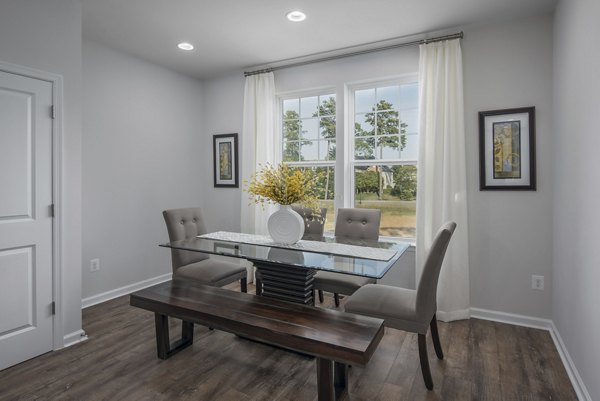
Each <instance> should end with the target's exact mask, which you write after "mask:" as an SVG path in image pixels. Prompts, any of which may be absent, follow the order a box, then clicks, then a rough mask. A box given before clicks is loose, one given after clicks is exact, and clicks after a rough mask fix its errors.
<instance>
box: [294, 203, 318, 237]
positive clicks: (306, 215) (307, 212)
mask: <svg viewBox="0 0 600 401" xmlns="http://www.w3.org/2000/svg"><path fill="white" fill-rule="evenodd" d="M292 209H293V210H294V211H295V212H296V213H298V214H299V215H300V216H302V219H303V220H304V237H307V236H313V237H314V236H322V235H323V231H324V230H325V218H326V217H327V208H325V207H322V208H321V219H322V220H321V221H319V220H316V219H315V215H314V213H313V211H312V209H309V208H306V207H302V206H292Z"/></svg>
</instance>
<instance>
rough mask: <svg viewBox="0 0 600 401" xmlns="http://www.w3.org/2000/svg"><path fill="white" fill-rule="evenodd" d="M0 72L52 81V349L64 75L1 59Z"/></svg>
mask: <svg viewBox="0 0 600 401" xmlns="http://www.w3.org/2000/svg"><path fill="white" fill-rule="evenodd" d="M0 71H3V72H7V73H10V74H16V75H22V76H24V77H28V78H34V79H39V80H41V81H47V82H50V83H51V84H52V103H53V105H54V119H53V120H52V203H53V204H54V218H53V220H52V298H53V301H54V305H55V313H54V316H53V319H52V324H53V337H54V338H53V339H52V344H53V348H54V349H55V350H57V349H60V348H63V347H64V328H63V305H62V295H63V293H62V285H61V283H62V280H61V279H62V253H61V249H62V238H63V237H62V198H61V195H62V139H63V77H62V76H61V75H58V74H53V73H50V72H46V71H41V70H36V69H33V68H29V67H24V66H20V65H16V64H10V63H4V62H2V61H0Z"/></svg>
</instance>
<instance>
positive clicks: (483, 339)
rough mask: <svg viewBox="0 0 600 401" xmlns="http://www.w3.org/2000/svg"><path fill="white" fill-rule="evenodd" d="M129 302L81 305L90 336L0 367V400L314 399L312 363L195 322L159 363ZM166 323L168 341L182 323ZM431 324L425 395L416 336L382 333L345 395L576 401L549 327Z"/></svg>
mask: <svg viewBox="0 0 600 401" xmlns="http://www.w3.org/2000/svg"><path fill="white" fill-rule="evenodd" d="M230 288H232V289H238V290H239V286H238V287H237V288H236V286H235V285H232V286H230ZM253 290H254V288H253V287H252V286H249V291H250V292H251V291H253ZM328 295H330V294H328ZM128 302H129V297H128V296H127V297H121V298H118V299H114V300H112V301H109V302H106V303H103V304H100V305H96V306H93V307H90V308H87V309H85V310H84V311H83V328H84V330H85V331H86V333H87V335H88V336H89V340H88V341H86V342H83V343H81V344H77V345H75V346H72V347H69V348H67V349H64V350H61V351H57V352H51V353H48V354H45V355H42V356H40V357H38V358H35V359H32V360H30V361H27V362H24V363H21V364H19V365H17V366H13V367H11V368H8V369H5V370H3V371H0V400H144V401H146V400H245V401H246V400H248V401H249V400H290V401H292V400H293V401H299V400H311V401H312V400H316V394H317V387H316V374H315V361H314V359H311V358H308V357H304V356H301V355H298V354H295V353H290V352H285V351H282V350H279V349H275V348H272V347H269V346H267V345H263V344H259V343H255V342H251V341H248V340H244V339H241V338H238V337H236V336H235V335H232V334H229V333H224V332H219V331H217V330H213V331H211V330H208V329H207V328H206V327H201V326H196V330H195V333H194V345H193V346H192V347H190V348H188V349H186V350H184V351H182V352H181V353H179V354H177V355H174V356H173V357H172V358H170V359H168V360H160V359H158V358H157V357H156V345H155V340H154V316H153V314H152V313H150V312H147V311H144V310H142V309H138V308H134V307H130V306H129V304H128ZM324 305H325V306H326V307H333V298H332V297H331V296H329V297H326V300H325V304H324ZM342 307H343V299H342ZM171 325H172V329H171V335H172V337H173V339H174V338H175V337H176V336H177V335H179V334H180V331H179V330H180V326H181V325H180V324H179V322H176V321H174V320H173V321H172V322H171ZM439 329H440V338H441V342H442V346H443V349H444V355H445V359H444V361H438V360H437V359H436V357H435V354H434V351H433V346H431V342H430V339H429V338H428V346H429V354H430V356H429V358H430V359H429V360H430V363H431V371H432V375H433V380H434V384H435V388H434V390H433V391H427V390H426V389H425V385H424V384H423V380H422V378H421V372H420V368H419V359H418V352H417V336H416V335H414V334H407V333H404V332H400V331H397V330H393V329H386V334H385V336H384V338H383V340H382V341H381V344H380V345H379V348H378V349H377V351H376V352H375V354H374V356H373V358H372V359H371V362H369V364H368V365H367V367H366V368H359V367H353V368H351V369H350V379H349V381H350V383H349V385H350V394H349V395H348V396H347V397H345V399H346V400H361V401H363V400H364V401H367V400H368V401H373V400H409V401H418V400H449V401H452V400H482V401H483V400H507V401H508V400H528V401H533V400H558V401H568V400H576V396H575V393H574V391H573V388H572V386H571V383H570V381H569V379H568V377H567V373H566V372H565V369H564V367H563V365H562V363H561V360H560V357H559V355H558V353H557V351H556V348H555V347H554V344H553V342H552V339H551V338H550V335H549V333H548V332H546V331H543V330H536V329H529V328H524V327H518V326H511V325H507V324H501V323H495V322H489V321H484V320H478V319H471V320H465V321H459V322H453V323H442V322H440V323H439Z"/></svg>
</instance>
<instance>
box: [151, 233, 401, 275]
mask: <svg viewBox="0 0 600 401" xmlns="http://www.w3.org/2000/svg"><path fill="white" fill-rule="evenodd" d="M304 239H306V240H310V241H324V242H329V243H343V244H348V245H355V246H363V247H371V248H379V249H390V250H394V251H396V253H395V255H394V256H393V257H392V258H391V259H389V260H387V261H382V260H373V259H365V258H360V257H355V256H340V255H333V254H329V253H321V252H315V251H307V250H296V249H287V248H280V247H275V246H268V245H252V244H246V243H241V242H230V241H223V240H215V239H209V238H197V237H196V238H190V239H186V240H181V241H173V242H169V243H166V244H160V246H162V247H166V248H172V249H179V250H185V251H193V252H202V253H207V254H213V255H223V256H230V257H235V258H241V259H247V260H249V261H251V262H258V263H260V262H268V263H278V264H281V265H291V266H295V267H304V268H307V269H315V270H326V271H332V272H336V273H345V274H352V275H356V276H363V277H370V278H376V279H380V278H382V277H383V276H384V275H385V273H387V271H388V270H389V269H390V268H391V267H392V266H393V265H394V263H396V261H397V260H398V259H399V258H400V256H402V254H403V253H404V251H406V249H407V248H408V247H409V245H410V244H409V243H407V242H386V241H356V240H354V241H350V240H345V239H344V240H342V239H339V238H335V237H306V238H304Z"/></svg>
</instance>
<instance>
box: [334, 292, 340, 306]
mask: <svg viewBox="0 0 600 401" xmlns="http://www.w3.org/2000/svg"><path fill="white" fill-rule="evenodd" d="M333 299H334V300H335V307H336V308H339V307H340V294H338V293H337V292H336V293H334V294H333Z"/></svg>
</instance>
